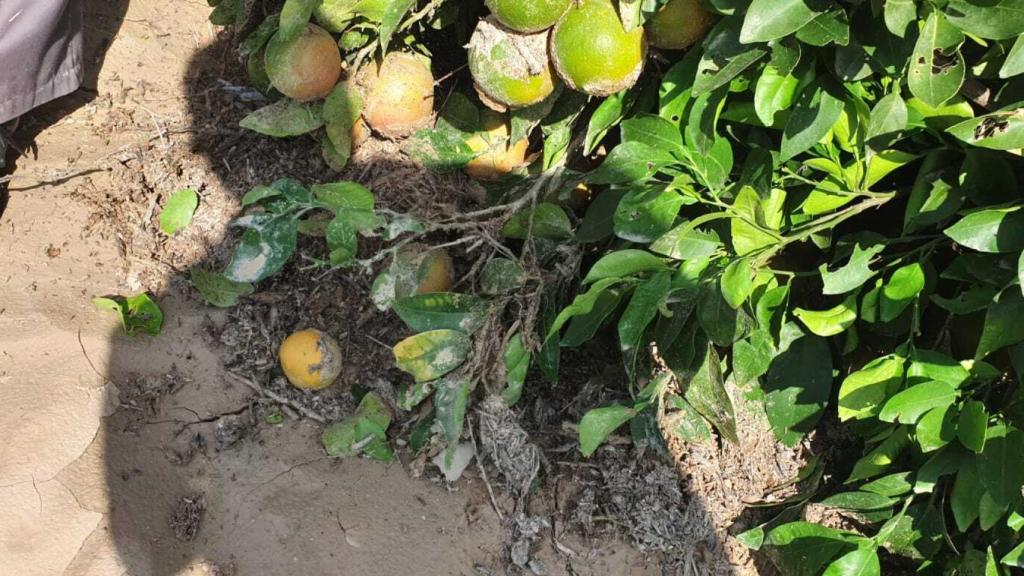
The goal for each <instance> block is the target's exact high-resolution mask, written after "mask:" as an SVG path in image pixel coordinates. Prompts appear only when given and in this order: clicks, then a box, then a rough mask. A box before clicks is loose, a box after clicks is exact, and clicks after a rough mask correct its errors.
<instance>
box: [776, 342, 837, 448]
mask: <svg viewBox="0 0 1024 576" xmlns="http://www.w3.org/2000/svg"><path fill="white" fill-rule="evenodd" d="M764 390H765V400H764V403H765V411H766V412H767V414H768V421H769V423H770V424H771V427H772V431H773V432H774V433H775V437H776V438H778V439H779V441H781V442H782V443H783V444H785V445H787V446H795V445H796V443H797V442H799V441H800V439H801V438H803V436H804V434H806V433H807V432H810V431H811V430H812V429H813V428H814V426H815V425H816V424H817V423H818V419H819V418H820V417H821V414H822V412H824V410H825V404H826V403H827V402H828V398H829V396H830V395H831V393H832V352H831V350H829V346H828V342H827V341H826V340H825V339H824V338H820V337H818V336H813V335H808V336H803V337H801V338H798V339H796V340H795V341H794V342H793V343H792V344H790V345H789V348H788V349H787V350H786V351H784V352H782V353H781V354H779V355H778V356H776V357H775V360H774V361H772V365H771V368H770V369H769V370H768V376H767V379H766V382H765V385H764Z"/></svg>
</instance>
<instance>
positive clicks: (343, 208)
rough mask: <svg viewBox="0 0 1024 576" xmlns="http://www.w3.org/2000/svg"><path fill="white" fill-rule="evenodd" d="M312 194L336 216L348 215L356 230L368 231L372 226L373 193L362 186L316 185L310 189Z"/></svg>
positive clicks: (343, 183) (353, 183)
mask: <svg viewBox="0 0 1024 576" xmlns="http://www.w3.org/2000/svg"><path fill="white" fill-rule="evenodd" d="M312 192H313V196H315V197H316V199H317V200H318V201H319V202H320V203H322V204H323V205H324V206H325V207H327V208H329V209H331V210H333V211H334V212H335V213H337V214H338V215H348V216H349V219H350V220H351V221H352V222H353V223H355V224H357V226H356V228H357V229H358V230H368V229H370V228H371V227H372V226H373V207H374V199H373V193H372V192H370V191H369V190H368V189H367V188H366V187H365V186H363V185H362V184H358V183H356V182H334V183H330V184H316V185H314V186H313V187H312ZM352 213H357V214H352Z"/></svg>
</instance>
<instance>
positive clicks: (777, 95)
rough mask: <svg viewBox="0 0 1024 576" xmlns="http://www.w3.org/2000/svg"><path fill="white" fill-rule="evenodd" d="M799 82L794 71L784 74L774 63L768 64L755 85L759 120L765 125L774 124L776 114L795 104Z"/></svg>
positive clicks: (756, 108) (755, 106) (755, 108)
mask: <svg viewBox="0 0 1024 576" xmlns="http://www.w3.org/2000/svg"><path fill="white" fill-rule="evenodd" d="M799 84H800V81H799V79H798V78H797V77H796V76H794V75H793V73H792V72H790V73H788V74H783V73H781V72H780V71H779V70H778V69H777V68H776V67H775V66H773V65H772V64H768V65H766V66H765V67H764V69H763V70H762V71H761V76H760V77H759V78H758V79H757V84H756V85H755V86H754V112H755V113H757V118H758V120H760V121H761V123H762V124H764V125H765V126H774V125H775V116H776V114H778V113H779V112H781V111H783V110H789V108H790V107H791V106H792V105H793V100H794V99H795V98H796V90H797V87H798V86H799Z"/></svg>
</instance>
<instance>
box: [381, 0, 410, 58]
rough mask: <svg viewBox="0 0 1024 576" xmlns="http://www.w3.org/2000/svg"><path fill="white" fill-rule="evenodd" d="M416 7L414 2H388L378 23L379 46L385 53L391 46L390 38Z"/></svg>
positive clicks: (400, 0)
mask: <svg viewBox="0 0 1024 576" xmlns="http://www.w3.org/2000/svg"><path fill="white" fill-rule="evenodd" d="M415 5H416V0H388V4H387V8H385V9H384V16H383V17H382V18H381V23H380V32H379V33H380V45H381V46H382V47H383V48H384V51H385V52H386V51H387V49H388V47H389V45H390V44H391V37H392V36H393V35H394V33H395V32H397V31H398V26H399V25H400V24H401V23H402V20H403V19H405V15H406V14H408V13H409V11H410V10H412V8H413V6H415Z"/></svg>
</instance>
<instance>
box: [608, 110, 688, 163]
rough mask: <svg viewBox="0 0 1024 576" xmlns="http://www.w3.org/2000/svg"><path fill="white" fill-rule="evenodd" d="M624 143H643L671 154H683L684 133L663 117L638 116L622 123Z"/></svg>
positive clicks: (651, 115)
mask: <svg viewBox="0 0 1024 576" xmlns="http://www.w3.org/2000/svg"><path fill="white" fill-rule="evenodd" d="M622 141H623V142H642V143H644V144H647V145H648V146H653V147H655V148H657V149H659V150H663V151H665V152H669V153H671V154H675V155H680V154H683V152H684V148H683V133H682V132H681V131H680V130H679V126H678V125H674V124H672V123H671V122H669V121H668V120H666V119H664V118H662V117H661V116H655V115H653V114H638V115H636V116H633V117H632V118H629V119H627V120H624V121H623V122H622Z"/></svg>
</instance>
